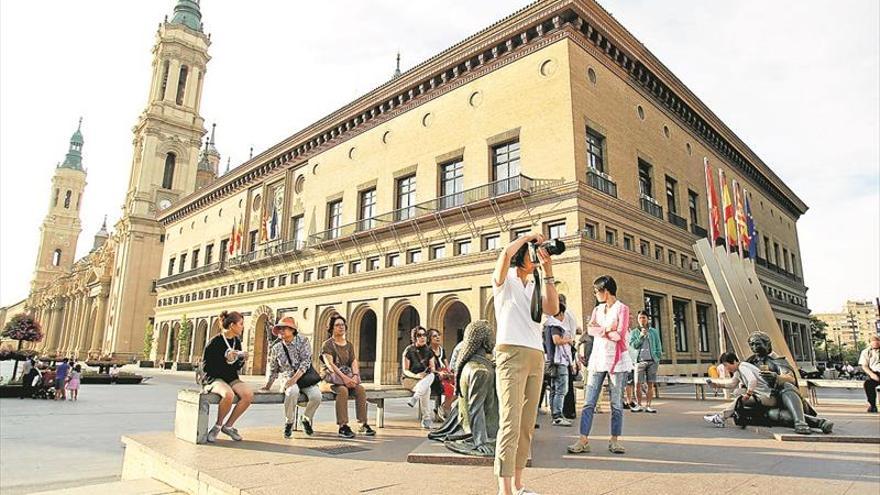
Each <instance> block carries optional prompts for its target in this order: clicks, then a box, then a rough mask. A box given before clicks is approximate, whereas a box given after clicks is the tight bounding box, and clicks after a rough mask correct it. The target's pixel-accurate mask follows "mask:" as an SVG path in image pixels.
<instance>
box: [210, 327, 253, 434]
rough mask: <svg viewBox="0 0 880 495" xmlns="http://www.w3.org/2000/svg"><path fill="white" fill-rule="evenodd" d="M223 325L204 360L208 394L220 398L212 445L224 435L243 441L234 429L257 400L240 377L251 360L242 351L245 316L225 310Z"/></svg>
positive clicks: (211, 342) (212, 430)
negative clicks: (246, 363) (243, 367)
mask: <svg viewBox="0 0 880 495" xmlns="http://www.w3.org/2000/svg"><path fill="white" fill-rule="evenodd" d="M220 322H221V326H222V327H223V329H222V330H221V331H220V333H218V334H217V335H215V336H214V338H212V339H211V341H210V342H208V345H207V346H206V347H205V353H204V358H203V359H204V363H205V365H204V370H205V386H204V388H205V392H206V393H215V394H217V395H219V396H220V405H219V406H218V408H217V422H216V423H215V424H214V427H213V428H211V429H210V430H209V431H208V437H207V441H208V442H212V443H213V442H215V441H217V435H218V434H219V433H220V432H223V433H224V434H226V435H228V436H229V438H232V439H233V440H235V441H240V440H241V435H240V434H239V433H238V430H236V429H235V426H234V425H235V421H236V420H238V418H240V417H241V415H242V414H244V412H245V410H247V408H248V407H249V406H250V405H251V401H252V400H253V398H254V392H253V390H251V388H250V387H248V386H247V385H246V384H245V383H244V382H242V381H241V380H240V379H239V378H238V370H240V369H241V368H242V366H244V362H245V360H246V359H247V351H243V350H241V333H242V331H243V330H244V317H243V316H241V313H238V312H237V311H233V312H231V313H230V312H226V311H223V312H222V313H220ZM235 396H238V404H236V406H235V408H234V409H233V407H232V400H233V398H234V397H235ZM230 411H231V413H230ZM227 415H228V416H229V417H228V418H227ZM224 420H225V422H224Z"/></svg>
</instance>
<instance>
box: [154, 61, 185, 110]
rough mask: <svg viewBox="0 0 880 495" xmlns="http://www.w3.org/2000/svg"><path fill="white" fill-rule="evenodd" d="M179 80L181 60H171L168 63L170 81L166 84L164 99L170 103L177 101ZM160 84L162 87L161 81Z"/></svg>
mask: <svg viewBox="0 0 880 495" xmlns="http://www.w3.org/2000/svg"><path fill="white" fill-rule="evenodd" d="M178 80H180V62H179V61H177V60H171V63H170V64H168V82H167V84H166V86H165V97H164V98H163V99H164V101H167V102H168V103H175V102H176V100H177V81H178ZM159 84H160V86H159V87H160V88H161V87H162V86H161V83H159Z"/></svg>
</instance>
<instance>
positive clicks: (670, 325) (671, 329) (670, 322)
mask: <svg viewBox="0 0 880 495" xmlns="http://www.w3.org/2000/svg"><path fill="white" fill-rule="evenodd" d="M663 306H664V308H663V309H665V310H666V318H665V319H664V321H663V326H665V327H666V332H665V333H666V335H667V339H666V341H667V343H668V346H667V347H664V350H666V349H668V350H669V351H668V354H667V356H669V359H671V360H672V365H673V366H675V365H677V364H678V358H679V355H678V351H676V350H675V312H674V309H675V308H674V306H673V304H672V297H670V296H668V295H667V296H666V297H664V298H663ZM660 317H661V318H663V315H662V314H661V315H660Z"/></svg>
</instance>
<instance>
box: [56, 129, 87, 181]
mask: <svg viewBox="0 0 880 495" xmlns="http://www.w3.org/2000/svg"><path fill="white" fill-rule="evenodd" d="M82 120H83V119H82V117H80V118H79V122H78V123H77V125H76V131H74V133H73V134H72V135H71V136H70V148H68V150H67V155H66V156H65V157H64V163H62V164H61V165H59V166H58V167H59V168H70V169H73V170H82V147H83V143H84V141H83V135H82V131H81V129H82Z"/></svg>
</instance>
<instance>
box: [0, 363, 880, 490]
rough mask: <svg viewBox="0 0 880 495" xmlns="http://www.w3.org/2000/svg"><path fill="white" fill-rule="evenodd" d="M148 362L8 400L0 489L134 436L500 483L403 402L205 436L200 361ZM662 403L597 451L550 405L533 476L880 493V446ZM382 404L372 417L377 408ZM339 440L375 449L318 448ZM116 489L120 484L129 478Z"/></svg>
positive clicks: (366, 484) (366, 479) (604, 483)
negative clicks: (446, 458)
mask: <svg viewBox="0 0 880 495" xmlns="http://www.w3.org/2000/svg"><path fill="white" fill-rule="evenodd" d="M147 373H148V374H150V375H155V376H154V377H153V378H152V379H151V380H150V381H149V382H148V383H147V384H144V385H141V386H109V385H108V386H98V385H94V386H85V387H83V390H82V391H81V393H82V399H81V400H80V402H79V403H70V402H46V401H29V400H21V401H20V400H17V399H3V400H2V401H0V459H2V460H3V461H2V463H0V491H2V493H4V494H6V493H9V494H15V493H31V492H35V491H40V490H48V489H59V488H65V487H70V486H76V485H88V484H96V483H102V482H110V481H114V480H117V479H119V476H120V473H121V472H122V455H123V448H122V444H121V442H120V438H121V436H123V435H124V436H127V437H129V438H130V439H131V442H132V445H136V447H137V448H138V449H153V450H154V451H155V452H161V454H160V455H161V456H164V457H165V458H166V459H167V460H168V461H170V462H171V463H172V464H174V465H177V466H188V467H189V468H190V469H191V470H192V471H191V472H196V471H197V472H198V473H199V474H198V476H201V477H203V478H204V479H205V480H209V481H210V482H211V483H212V486H214V487H215V488H222V489H223V491H226V492H230V493H252V494H261V493H272V494H273V495H277V494H280V493H297V494H299V493H334V495H336V494H340V493H409V494H412V493H419V494H422V493H444V494H450V493H455V494H458V493H494V488H493V487H494V485H493V479H492V471H491V468H488V467H463V466H437V465H419V464H409V463H406V462H405V459H406V455H407V454H408V453H409V452H410V451H411V450H413V449H414V448H416V446H418V445H419V444H420V443H421V442H422V441H423V438H424V436H423V432H422V431H420V430H418V429H416V428H415V426H416V421H415V413H414V412H413V410H412V409H409V408H408V407H406V406H405V405H404V404H403V401H390V402H389V404H388V407H387V410H386V421H387V422H386V425H387V426H388V427H387V428H385V429H382V430H379V434H378V435H377V436H376V437H375V438H372V439H369V438H360V437H359V438H357V439H356V440H354V441H342V440H340V439H338V438H337V437H336V436H335V426H334V425H333V408H332V405H331V404H329V403H325V404H323V405H322V406H321V408H320V409H319V412H318V415H317V418H316V423H317V430H318V434H317V435H316V436H315V437H314V438H307V437H304V435H303V434H302V433H301V432H299V433H296V434H295V437H294V439H293V440H289V441H288V440H284V439H282V438H281V435H280V423H281V421H280V415H281V411H280V406H278V405H274V406H272V405H265V406H255V407H253V408H252V409H251V410H249V411H248V413H247V414H246V415H245V416H244V418H243V419H242V421H241V423H240V430H241V431H242V433H243V434H244V435H245V441H243V442H240V443H233V442H231V441H225V440H221V441H220V442H218V443H217V444H216V445H208V446H194V445H191V444H187V443H185V442H181V441H178V440H176V439H174V437H173V434H172V433H171V429H172V425H173V415H174V400H175V396H176V391H177V390H178V389H179V388H183V387H192V386H194V384H193V382H192V373H170V372H158V371H152V370H151V371H147ZM259 380H260V378H257V377H254V378H249V379H248V381H249V382H251V383H253V384H254V385H257V384H258V383H259ZM835 397H836V396H835V395H832V394H827V395H822V396H821V399H822V401H823V406H822V408H821V412H822V413H824V414H827V415H828V416H830V417H832V418H833V419H834V420H835V421H836V422H837V423H838V425H839V429H841V430H849V431H858V432H861V433H863V434H874V435H875V436H878V437H880V417H877V416H867V415H864V414H861V412H860V411H861V406H860V401H859V395H858V394H853V393H848V394H841V396H839V398H835ZM656 405H657V407H658V409H660V413H659V414H657V415H648V414H644V413H638V414H633V413H626V419H625V425H624V433H625V436H624V439H623V442H624V445H625V446H626V447H627V449H628V452H627V454H626V455H624V456H615V455H612V454H610V453H609V452H608V451H607V449H606V444H607V435H608V421H609V418H608V414H607V413H606V414H602V415H598V416H597V421H596V424H595V427H594V433H595V435H594V437H593V450H594V453H592V454H586V455H581V456H575V455H570V454H566V453H565V446H566V445H567V444H568V443H571V442H572V441H574V438H575V436H576V434H577V430H576V428H560V427H552V426H550V425H549V416H547V415H542V416H539V422H540V423H541V424H542V428H541V429H539V430H538V431H537V432H536V437H535V442H534V445H533V465H534V468H531V469H529V470H527V476H526V479H527V483H528V485H529V487H531V488H532V489H534V490H536V491H538V492H539V493H546V494H553V493H557V494H567V493H577V494H592V493H646V492H649V493H652V494H663V493H674V494H676V495H680V494H687V493H713V494H714V493H737V494H741V493H762V494H763V493H829V494H831V493H834V494H843V493H846V494H858V493H866V494H867V493H870V494H872V495H876V494H877V493H880V444H852V443H819V442H810V443H804V442H780V441H777V440H774V439H772V438H771V437H770V436H768V435H767V434H766V433H760V432H756V431H753V430H751V429H747V430H741V429H739V428H727V429H722V430H719V429H714V428H711V427H709V426H707V425H705V424H704V423H703V421H702V419H701V416H702V414H704V413H705V412H706V411H707V410H713V409H718V408H720V407H722V405H723V402H721V401H714V400H709V401H705V402H701V401H695V400H693V399H692V392H691V390H690V389H687V388H681V389H678V391H676V390H674V389H673V390H672V391H669V392H666V393H665V394H664V398H663V400H662V401H658V402H657V403H656ZM606 410H607V408H606ZM370 413H371V418H372V417H374V415H375V409H374V408H372V407H371V408H370ZM145 432H146V433H145ZM340 445H353V446H358V447H361V448H363V449H365V450H363V451H360V452H354V453H349V454H341V455H331V454H328V453H326V452H322V451H321V450H320V449H322V448H333V447H337V446H340ZM315 449H318V450H315ZM768 484H769V485H768ZM123 485H124V484H123ZM128 486H129V487H130V486H132V485H128ZM768 486H769V487H772V488H770V489H769V491H768ZM85 492H87V493H91V494H93V495H94V494H96V493H102V490H100V489H98V487H93V489H91V488H85ZM85 492H84V493H85ZM110 492H112V493H122V492H120V491H119V488H118V487H116V488H114V489H112V490H110ZM156 493H159V492H158V491H157V492H156Z"/></svg>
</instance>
